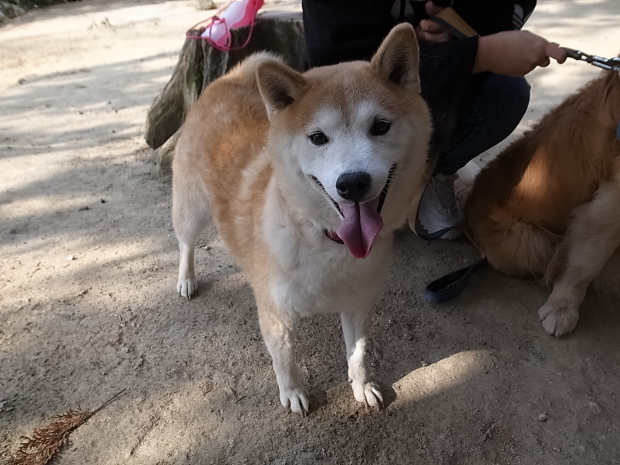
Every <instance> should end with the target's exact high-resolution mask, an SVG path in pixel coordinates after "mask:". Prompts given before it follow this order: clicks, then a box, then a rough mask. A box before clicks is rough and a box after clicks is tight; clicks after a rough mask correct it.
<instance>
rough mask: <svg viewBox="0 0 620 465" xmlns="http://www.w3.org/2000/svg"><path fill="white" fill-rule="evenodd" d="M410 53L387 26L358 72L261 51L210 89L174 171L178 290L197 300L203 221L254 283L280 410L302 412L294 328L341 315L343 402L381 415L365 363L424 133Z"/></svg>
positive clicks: (405, 33)
mask: <svg viewBox="0 0 620 465" xmlns="http://www.w3.org/2000/svg"><path fill="white" fill-rule="evenodd" d="M419 94H420V84H419V79H418V48H417V43H416V38H415V34H414V32H413V29H412V27H411V26H409V25H400V26H397V27H395V28H394V29H393V30H392V31H391V32H390V34H389V35H388V37H387V38H386V39H385V40H384V42H383V43H382V45H381V46H380V48H379V50H378V51H377V53H376V54H375V55H374V57H373V58H372V60H371V61H370V62H361V61H360V62H350V63H342V64H339V65H336V66H328V67H322V68H315V69H311V70H309V71H307V72H306V73H303V74H301V73H298V72H296V71H293V70H292V69H290V68H288V67H287V66H286V65H284V64H283V63H282V62H281V61H280V60H279V59H278V58H276V57H274V56H273V55H270V54H268V53H259V54H256V55H253V56H251V57H249V58H248V59H247V60H246V61H244V62H243V63H242V64H241V65H239V66H238V67H237V68H235V69H234V70H232V71H231V72H230V73H229V74H227V75H225V76H223V77H222V78H220V79H218V80H216V81H214V82H213V83H212V84H211V85H210V86H208V88H207V89H206V90H205V91H204V93H203V94H202V95H201V97H200V99H199V100H198V101H197V102H196V103H195V105H194V106H193V108H192V109H191V110H190V112H189V114H188V116H187V120H186V122H185V123H184V125H183V128H182V135H181V137H180V139H179V141H178V145H177V149H176V155H175V159H174V164H173V222H174V228H175V231H176V235H177V238H178V240H179V246H180V251H181V260H180V266H179V279H178V284H177V290H178V292H179V293H180V295H181V296H183V297H186V298H188V299H189V298H190V297H191V296H192V294H193V293H194V292H195V290H196V286H197V283H196V276H195V272H194V244H195V242H196V240H197V238H198V236H199V234H200V233H201V232H202V231H203V229H204V228H205V227H206V226H207V225H208V224H209V222H210V219H213V221H214V223H215V225H216V227H217V229H218V232H219V234H220V235H221V237H222V238H223V239H224V240H225V242H226V244H227V246H228V247H229V248H230V250H231V252H232V254H233V255H234V257H235V259H236V260H237V262H238V264H239V265H240V267H241V268H242V270H243V272H244V273H245V274H246V275H247V278H248V280H249V282H250V284H251V286H252V289H253V291H254V295H255V298H256V302H257V308H258V315H259V322H260V327H261V332H262V334H263V338H264V340H265V343H266V345H267V348H268V350H269V353H270V355H271V357H272V359H273V368H274V371H275V373H276V378H277V382H278V386H279V390H280V401H281V403H282V405H283V406H284V407H288V408H290V409H291V410H292V411H293V412H296V413H299V414H302V415H305V414H306V413H307V412H308V408H309V399H308V393H307V391H306V388H305V387H304V385H303V383H302V380H301V377H300V375H299V372H298V369H297V367H296V365H295V360H294V359H295V350H294V342H295V337H296V326H297V323H298V321H299V320H300V318H301V317H304V316H307V315H312V314H317V313H325V312H337V313H340V314H341V317H342V328H343V332H344V338H345V345H346V356H347V361H348V367H349V368H348V377H349V382H350V383H351V386H352V388H353V394H354V396H355V399H357V400H358V401H359V402H365V403H366V404H367V405H370V406H375V407H380V406H381V405H382V402H383V398H382V395H381V392H380V390H379V387H378V386H377V385H376V384H375V383H374V382H373V381H372V380H371V378H370V375H369V372H368V367H367V362H366V355H365V347H366V343H367V338H368V332H369V328H370V325H371V319H372V314H373V311H374V305H375V299H376V297H377V295H378V293H379V292H380V290H381V287H382V283H383V281H384V279H385V277H386V275H387V272H388V267H389V264H390V255H391V247H392V233H393V231H394V230H395V229H396V228H398V227H400V226H401V225H402V224H403V223H404V222H405V220H406V217H407V213H408V211H409V209H410V204H411V203H412V199H413V198H414V196H415V195H416V193H417V192H419V190H421V189H423V187H424V186H423V185H422V180H423V178H424V172H425V169H426V162H427V150H428V143H429V135H430V132H431V123H430V117H429V112H428V109H427V106H426V104H425V102H424V101H423V100H422V98H421V97H420V95H419Z"/></svg>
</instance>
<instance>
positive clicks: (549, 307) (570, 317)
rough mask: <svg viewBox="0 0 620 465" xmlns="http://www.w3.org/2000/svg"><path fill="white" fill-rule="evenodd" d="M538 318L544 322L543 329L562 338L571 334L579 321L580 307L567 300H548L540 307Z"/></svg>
mask: <svg viewBox="0 0 620 465" xmlns="http://www.w3.org/2000/svg"><path fill="white" fill-rule="evenodd" d="M538 316H539V317H540V319H541V320H542V325H543V328H545V331H546V332H547V334H550V335H551V336H562V335H564V334H568V333H570V332H571V331H572V330H573V329H575V326H577V321H578V320H579V305H578V304H575V303H574V302H568V301H566V300H565V299H553V300H552V297H550V298H549V300H547V302H546V303H545V305H543V306H542V307H540V310H539V311H538Z"/></svg>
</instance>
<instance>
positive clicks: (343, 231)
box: [336, 198, 383, 258]
mask: <svg viewBox="0 0 620 465" xmlns="http://www.w3.org/2000/svg"><path fill="white" fill-rule="evenodd" d="M339 206H340V209H341V210H342V214H343V215H344V219H343V220H342V223H341V224H340V227H339V228H338V231H336V234H338V236H339V237H340V239H342V240H343V241H344V243H345V244H346V246H347V247H348V248H349V251H350V252H351V253H352V254H353V256H354V257H355V258H366V257H367V256H368V254H369V253H370V249H372V244H373V242H374V241H375V237H377V234H379V232H380V231H381V230H382V229H383V218H381V215H379V213H377V207H378V206H379V198H376V199H375V200H371V201H370V202H366V203H357V202H356V203H341V204H339Z"/></svg>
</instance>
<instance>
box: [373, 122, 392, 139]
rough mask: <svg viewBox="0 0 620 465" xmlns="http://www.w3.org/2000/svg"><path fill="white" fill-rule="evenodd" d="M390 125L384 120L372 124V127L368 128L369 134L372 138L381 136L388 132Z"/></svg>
mask: <svg viewBox="0 0 620 465" xmlns="http://www.w3.org/2000/svg"><path fill="white" fill-rule="evenodd" d="M391 125H392V123H390V122H389V121H386V120H384V119H382V120H378V121H375V122H374V123H372V127H371V128H370V133H371V134H372V135H373V136H382V135H383V134H385V133H387V132H388V131H389V130H390V126H391Z"/></svg>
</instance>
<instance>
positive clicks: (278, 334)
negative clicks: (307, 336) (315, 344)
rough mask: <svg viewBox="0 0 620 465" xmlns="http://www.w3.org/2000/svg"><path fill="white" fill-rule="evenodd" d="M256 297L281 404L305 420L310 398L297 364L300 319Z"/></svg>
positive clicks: (259, 317)
mask: <svg viewBox="0 0 620 465" xmlns="http://www.w3.org/2000/svg"><path fill="white" fill-rule="evenodd" d="M256 297H257V299H256V300H257V307H258V319H259V323H260V329H261V333H262V335H263V339H264V340H265V345H266V346H267V350H268V351H269V355H271V359H272V362H273V371H275V373H276V380H277V381H278V389H279V390H280V403H281V404H282V407H284V408H290V409H291V411H292V412H293V413H298V414H299V415H301V416H303V417H305V416H306V414H307V413H308V409H309V407H310V399H309V397H308V391H307V390H306V388H305V386H304V384H303V382H302V381H301V376H300V375H299V370H298V369H297V365H296V364H295V338H296V336H297V323H298V320H297V318H295V317H293V316H289V315H287V314H283V313H282V312H280V311H279V310H278V309H277V308H276V307H275V305H274V304H273V303H272V302H271V301H270V299H264V300H263V299H261V298H260V297H259V295H258V294H257V296H256Z"/></svg>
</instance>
